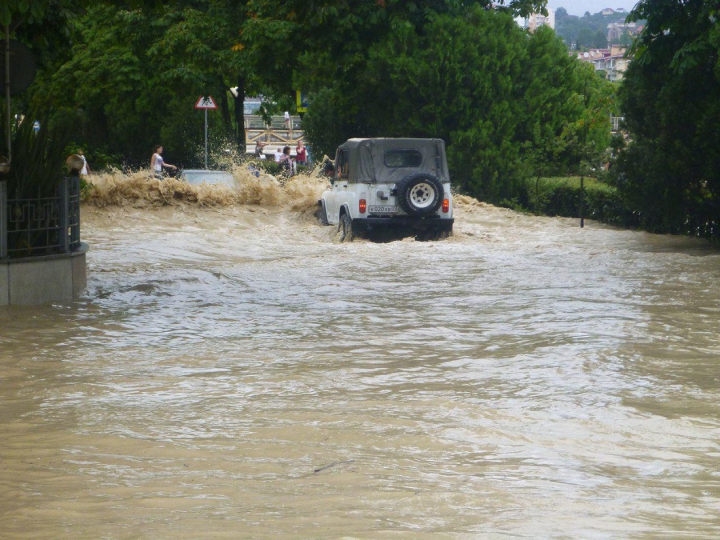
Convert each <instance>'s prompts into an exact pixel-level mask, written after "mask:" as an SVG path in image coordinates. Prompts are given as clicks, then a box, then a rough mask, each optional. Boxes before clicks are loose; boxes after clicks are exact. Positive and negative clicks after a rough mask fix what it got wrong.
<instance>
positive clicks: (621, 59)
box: [571, 46, 631, 81]
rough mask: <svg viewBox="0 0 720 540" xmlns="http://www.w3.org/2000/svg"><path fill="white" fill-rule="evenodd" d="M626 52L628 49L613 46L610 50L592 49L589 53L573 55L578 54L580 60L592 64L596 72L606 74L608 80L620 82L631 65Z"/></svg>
mask: <svg viewBox="0 0 720 540" xmlns="http://www.w3.org/2000/svg"><path fill="white" fill-rule="evenodd" d="M626 52H627V48H626V47H616V46H613V47H610V48H609V49H590V50H589V51H587V52H579V53H571V54H577V58H578V60H582V61H583V62H588V63H589V64H592V65H593V66H594V67H595V71H602V72H604V73H605V78H606V79H607V80H609V81H619V80H622V78H623V76H624V74H625V71H626V70H627V68H628V65H630V60H631V59H630V58H628V57H626V56H625V53H626Z"/></svg>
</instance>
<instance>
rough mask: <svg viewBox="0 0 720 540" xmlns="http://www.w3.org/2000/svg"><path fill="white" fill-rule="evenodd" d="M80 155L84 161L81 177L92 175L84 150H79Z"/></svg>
mask: <svg viewBox="0 0 720 540" xmlns="http://www.w3.org/2000/svg"><path fill="white" fill-rule="evenodd" d="M78 155H79V156H80V158H81V159H82V162H83V166H82V169H80V174H81V175H87V174H89V173H90V165H88V162H87V159H85V154H84V153H83V151H82V148H81V149H80V150H78Z"/></svg>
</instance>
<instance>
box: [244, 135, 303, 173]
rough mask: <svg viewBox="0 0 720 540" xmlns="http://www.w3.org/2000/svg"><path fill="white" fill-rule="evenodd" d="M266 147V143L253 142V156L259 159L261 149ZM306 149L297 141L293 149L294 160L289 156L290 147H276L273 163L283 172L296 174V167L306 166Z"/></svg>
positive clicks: (261, 152)
mask: <svg viewBox="0 0 720 540" xmlns="http://www.w3.org/2000/svg"><path fill="white" fill-rule="evenodd" d="M265 146H267V143H266V142H263V141H256V142H255V156H256V157H258V158H259V157H260V156H262V154H263V148H265ZM307 159H308V157H307V148H305V144H304V143H303V142H302V141H298V144H297V146H296V147H295V159H293V158H292V156H291V155H290V147H289V146H285V147H283V148H281V147H279V146H278V147H277V149H276V150H275V163H278V164H279V165H280V168H281V169H282V171H283V172H286V171H291V172H292V173H295V172H296V165H301V166H306V165H307Z"/></svg>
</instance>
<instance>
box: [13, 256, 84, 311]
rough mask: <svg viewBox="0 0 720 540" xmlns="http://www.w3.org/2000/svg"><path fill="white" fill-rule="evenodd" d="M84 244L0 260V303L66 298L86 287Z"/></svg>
mask: <svg viewBox="0 0 720 540" xmlns="http://www.w3.org/2000/svg"><path fill="white" fill-rule="evenodd" d="M88 249H89V248H88V245H87V244H85V243H81V244H80V249H78V250H77V251H74V252H72V253H63V254H59V255H46V256H42V257H23V258H20V259H5V260H1V261H0V305H38V304H44V303H46V302H53V301H55V302H66V301H70V300H73V299H74V298H77V297H78V296H80V295H81V294H82V293H83V291H84V290H85V288H86V287H87V271H86V266H85V254H86V253H87V251H88Z"/></svg>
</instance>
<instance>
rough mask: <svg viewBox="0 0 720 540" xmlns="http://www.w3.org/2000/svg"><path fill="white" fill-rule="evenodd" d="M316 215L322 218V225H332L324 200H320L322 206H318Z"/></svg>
mask: <svg viewBox="0 0 720 540" xmlns="http://www.w3.org/2000/svg"><path fill="white" fill-rule="evenodd" d="M315 215H316V216H317V218H318V219H319V220H320V225H330V223H329V222H328V217H327V210H326V209H325V202H324V201H320V208H318V210H317V212H315Z"/></svg>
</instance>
